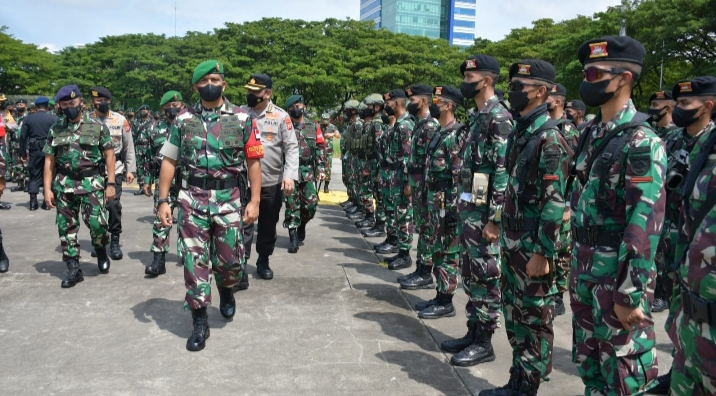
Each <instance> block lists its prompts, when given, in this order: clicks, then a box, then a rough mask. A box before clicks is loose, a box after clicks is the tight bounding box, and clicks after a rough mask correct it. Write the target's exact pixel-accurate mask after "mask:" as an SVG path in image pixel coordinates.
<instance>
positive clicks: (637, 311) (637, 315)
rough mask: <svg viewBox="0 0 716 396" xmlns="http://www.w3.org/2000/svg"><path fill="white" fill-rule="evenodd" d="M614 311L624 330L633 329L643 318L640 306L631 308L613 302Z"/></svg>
mask: <svg viewBox="0 0 716 396" xmlns="http://www.w3.org/2000/svg"><path fill="white" fill-rule="evenodd" d="M614 313H615V314H616V315H617V319H619V322H621V324H622V326H624V330H626V331H634V330H635V329H636V326H638V325H639V323H641V322H642V321H643V320H644V312H643V311H642V310H641V308H640V307H637V308H632V307H625V306H622V305H619V304H614Z"/></svg>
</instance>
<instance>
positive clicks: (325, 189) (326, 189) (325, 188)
mask: <svg viewBox="0 0 716 396" xmlns="http://www.w3.org/2000/svg"><path fill="white" fill-rule="evenodd" d="M328 183H329V182H326V184H325V185H324V186H323V192H324V193H326V194H328Z"/></svg>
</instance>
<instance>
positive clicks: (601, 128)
mask: <svg viewBox="0 0 716 396" xmlns="http://www.w3.org/2000/svg"><path fill="white" fill-rule="evenodd" d="M636 113H637V111H636V107H635V106H634V102H632V101H631V99H629V101H628V102H627V104H625V105H624V108H622V109H621V111H619V112H618V113H617V114H615V115H614V118H612V119H611V120H609V121H607V122H604V121H603V120H602V110H601V109H600V110H599V112H597V116H596V117H595V120H594V121H595V122H594V125H596V126H597V127H598V128H597V133H596V134H595V135H594V137H595V138H602V137H604V135H605V134H606V131H611V130H612V129H614V128H616V127H618V126H619V125H622V124H625V123H628V122H631V120H632V118H634V115H635V114H636Z"/></svg>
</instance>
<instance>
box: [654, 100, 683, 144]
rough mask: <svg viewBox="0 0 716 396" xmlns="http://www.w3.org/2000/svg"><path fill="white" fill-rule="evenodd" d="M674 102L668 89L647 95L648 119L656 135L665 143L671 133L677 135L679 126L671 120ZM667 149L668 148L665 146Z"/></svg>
mask: <svg viewBox="0 0 716 396" xmlns="http://www.w3.org/2000/svg"><path fill="white" fill-rule="evenodd" d="M675 107H676V102H675V101H674V99H673V97H672V96H671V92H669V91H657V92H654V93H653V94H651V97H649V111H648V113H649V116H650V117H651V118H650V119H649V121H650V122H651V126H652V127H653V128H654V130H655V131H656V135H657V136H659V138H661V140H662V141H664V142H665V143H666V142H668V141H669V138H670V137H671V136H672V135H676V136H679V135H680V132H681V130H680V128H678V127H677V126H676V125H674V123H673V122H672V113H673V111H674V108H675ZM667 150H668V148H667Z"/></svg>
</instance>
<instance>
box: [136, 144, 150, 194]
mask: <svg viewBox="0 0 716 396" xmlns="http://www.w3.org/2000/svg"><path fill="white" fill-rule="evenodd" d="M145 150H146V146H134V152H135V157H134V159H135V161H136V163H137V175H136V176H137V184H139V186H143V185H144V176H146V175H145V174H144V164H145V161H146V160H147V159H146V158H145V155H144V152H145Z"/></svg>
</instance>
